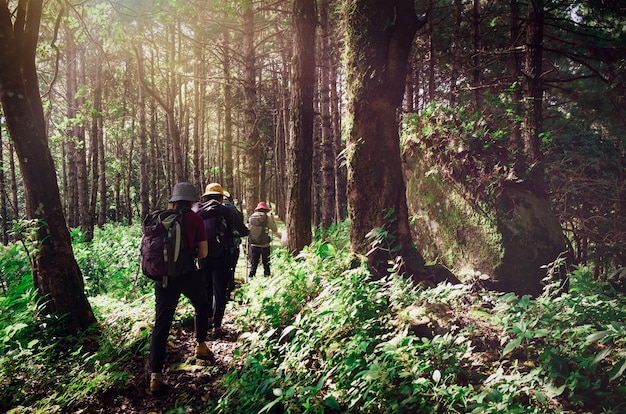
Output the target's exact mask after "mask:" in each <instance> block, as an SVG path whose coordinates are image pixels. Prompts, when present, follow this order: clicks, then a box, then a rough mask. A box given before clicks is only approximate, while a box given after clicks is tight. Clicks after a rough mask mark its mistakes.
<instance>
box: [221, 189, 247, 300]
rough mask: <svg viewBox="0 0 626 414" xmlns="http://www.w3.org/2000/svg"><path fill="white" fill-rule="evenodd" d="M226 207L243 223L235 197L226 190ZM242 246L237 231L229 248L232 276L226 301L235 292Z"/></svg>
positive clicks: (230, 275)
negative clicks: (236, 274) (236, 273)
mask: <svg viewBox="0 0 626 414" xmlns="http://www.w3.org/2000/svg"><path fill="white" fill-rule="evenodd" d="M224 205H225V206H226V207H228V208H230V209H231V210H233V211H234V212H235V214H236V215H237V216H238V217H239V219H240V220H241V222H242V223H243V222H244V221H243V213H242V212H241V211H239V209H238V208H237V206H235V202H234V199H233V196H232V195H231V194H230V193H229V192H228V191H226V190H224ZM239 246H241V234H239V232H238V231H237V230H235V231H234V232H233V237H232V244H231V245H230V248H229V251H228V253H229V259H230V260H229V271H230V274H229V276H228V285H227V287H226V300H228V299H229V298H230V294H231V293H232V292H233V291H234V290H235V269H236V268H237V262H238V261H239V254H240V252H239V249H240V247H239Z"/></svg>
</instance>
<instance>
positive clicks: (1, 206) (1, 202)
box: [0, 127, 9, 246]
mask: <svg viewBox="0 0 626 414" xmlns="http://www.w3.org/2000/svg"><path fill="white" fill-rule="evenodd" d="M4 171H5V165H4V142H3V141H2V128H1V127H0V215H2V245H3V246H6V245H8V244H9V218H8V216H7V212H8V209H7V191H6V181H5V180H6V177H5V175H4Z"/></svg>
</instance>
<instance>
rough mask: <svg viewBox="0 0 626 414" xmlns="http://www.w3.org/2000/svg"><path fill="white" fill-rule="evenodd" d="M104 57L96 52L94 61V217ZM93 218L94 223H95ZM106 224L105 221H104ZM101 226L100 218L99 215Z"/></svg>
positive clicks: (92, 130)
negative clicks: (102, 63)
mask: <svg viewBox="0 0 626 414" xmlns="http://www.w3.org/2000/svg"><path fill="white" fill-rule="evenodd" d="M101 62H102V57H101V55H100V52H96V58H95V63H94V68H93V70H94V86H93V109H94V110H93V111H92V117H91V145H90V146H91V186H90V187H91V188H90V190H91V192H90V195H91V197H90V202H89V214H90V215H91V217H93V218H94V219H95V218H96V217H97V213H96V205H97V200H98V183H99V179H100V174H101V173H102V174H104V171H101V170H100V151H101V149H100V141H101V140H102V139H103V132H102V67H101ZM93 221H94V220H92V224H93ZM102 224H104V222H102ZM98 225H99V226H100V218H99V217H98Z"/></svg>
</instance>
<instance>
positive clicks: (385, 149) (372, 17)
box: [344, 0, 424, 277]
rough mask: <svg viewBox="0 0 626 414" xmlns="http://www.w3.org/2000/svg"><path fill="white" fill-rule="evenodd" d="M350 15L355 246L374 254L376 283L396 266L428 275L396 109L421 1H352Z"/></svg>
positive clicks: (351, 187)
mask: <svg viewBox="0 0 626 414" xmlns="http://www.w3.org/2000/svg"><path fill="white" fill-rule="evenodd" d="M344 12H345V16H346V27H347V36H346V43H347V52H348V53H347V62H346V66H347V84H348V94H349V99H348V105H349V106H348V110H349V114H350V115H351V118H352V119H351V121H349V126H348V131H349V136H348V189H347V191H348V215H349V218H350V220H351V224H352V228H351V234H350V242H351V247H352V249H353V250H354V251H355V252H359V253H367V252H369V254H368V256H367V259H368V263H369V264H370V267H371V269H372V271H373V272H374V276H375V277H376V276H377V277H382V276H384V275H387V274H388V273H389V271H388V269H389V268H390V264H391V263H397V264H400V266H401V268H400V269H399V270H400V271H402V272H405V273H406V274H407V275H409V274H412V275H415V274H418V273H421V272H423V264H424V260H423V258H422V256H421V255H420V254H419V252H418V251H417V249H416V248H415V245H414V244H413V241H412V240H411V232H410V228H409V219H408V209H407V201H406V194H405V183H404V177H403V174H402V160H401V157H400V139H399V133H398V118H397V112H396V111H397V108H398V107H399V106H400V104H401V102H402V97H403V93H404V89H405V79H406V73H407V60H408V56H409V52H410V50H411V45H412V42H413V38H414V36H415V33H416V31H417V29H418V28H419V26H420V22H419V21H418V19H417V16H416V14H415V9H414V2H413V0H395V1H385V2H382V1H377V0H351V1H348V2H347V4H346V5H345V9H344ZM374 229H380V230H379V231H377V232H376V233H377V234H378V236H379V237H377V238H376V240H378V242H379V243H374V245H373V247H374V248H373V249H370V247H371V246H372V245H371V244H370V243H369V242H368V234H370V232H371V231H372V230H374ZM369 241H371V238H370V240H369ZM390 262H391V263H390Z"/></svg>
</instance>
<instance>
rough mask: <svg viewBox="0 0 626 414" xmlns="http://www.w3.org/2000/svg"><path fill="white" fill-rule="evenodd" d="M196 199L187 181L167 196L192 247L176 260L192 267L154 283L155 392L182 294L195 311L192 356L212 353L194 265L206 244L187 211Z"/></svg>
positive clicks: (152, 342) (200, 283)
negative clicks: (180, 273)
mask: <svg viewBox="0 0 626 414" xmlns="http://www.w3.org/2000/svg"><path fill="white" fill-rule="evenodd" d="M196 201H198V193H197V191H196V189H195V187H194V186H193V185H192V184H190V183H185V182H182V183H178V184H176V185H175V186H174V190H173V191H172V196H171V197H170V199H169V204H168V208H169V209H175V210H183V219H182V223H183V224H182V230H183V231H182V234H183V237H184V240H185V246H188V247H187V248H191V249H192V252H191V253H192V254H187V255H182V254H181V259H180V260H183V259H185V260H190V261H192V262H193V263H189V264H187V265H188V266H189V268H190V269H192V270H191V271H190V272H189V273H188V274H186V275H182V276H179V277H176V278H168V279H166V280H167V285H166V286H164V283H163V281H158V280H157V281H155V282H154V296H155V301H156V306H155V321H154V329H153V330H152V338H151V339H150V392H151V393H153V394H157V393H159V392H161V391H162V390H163V378H162V374H161V371H162V370H163V364H164V361H165V348H166V345H167V337H168V335H169V332H170V328H171V327H172V320H173V319H174V314H175V312H176V307H177V305H178V300H179V298H180V295H181V294H183V295H185V296H186V297H187V298H189V300H190V301H191V304H192V305H193V307H194V310H195V336H196V342H197V345H196V349H195V355H196V357H197V358H199V359H212V358H213V354H212V353H211V351H210V350H209V348H208V347H207V345H206V343H205V341H206V337H207V332H208V328H209V324H208V318H209V315H208V309H209V306H208V305H209V299H208V297H207V294H206V290H205V289H204V280H203V277H202V275H201V274H200V272H199V271H198V269H197V267H196V265H195V258H196V257H197V258H203V257H205V256H206V255H207V252H208V244H207V239H206V233H205V230H204V223H203V221H202V218H201V217H200V216H199V215H197V214H196V213H194V212H193V211H191V205H192V203H194V202H196Z"/></svg>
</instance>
